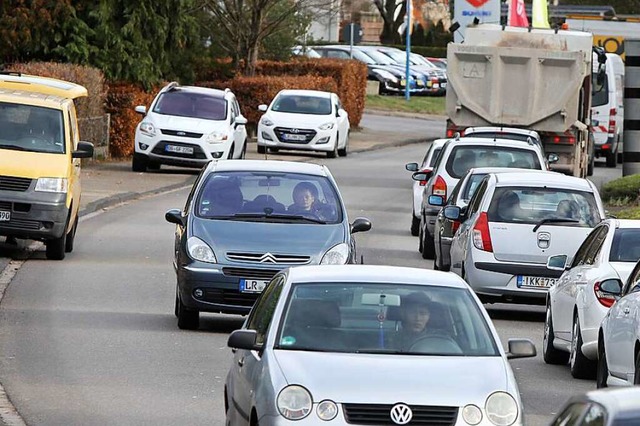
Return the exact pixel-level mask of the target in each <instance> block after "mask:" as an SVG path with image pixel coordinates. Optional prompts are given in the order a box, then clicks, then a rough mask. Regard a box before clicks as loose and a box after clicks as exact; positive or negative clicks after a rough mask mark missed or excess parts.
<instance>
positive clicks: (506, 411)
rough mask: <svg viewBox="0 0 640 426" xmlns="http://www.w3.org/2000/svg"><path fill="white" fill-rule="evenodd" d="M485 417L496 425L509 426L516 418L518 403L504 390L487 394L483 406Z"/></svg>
mask: <svg viewBox="0 0 640 426" xmlns="http://www.w3.org/2000/svg"><path fill="white" fill-rule="evenodd" d="M484 409H485V411H486V412H487V417H488V418H489V420H490V421H491V423H493V424H494V425H496V426H509V425H512V424H513V422H515V421H516V419H517V418H518V404H517V403H516V400H515V399H513V397H512V396H511V395H509V394H508V393H506V392H495V393H492V394H491V395H489V398H487V402H486V403H485V407H484Z"/></svg>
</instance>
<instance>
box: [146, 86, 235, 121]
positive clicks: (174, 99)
mask: <svg viewBox="0 0 640 426" xmlns="http://www.w3.org/2000/svg"><path fill="white" fill-rule="evenodd" d="M153 112H155V113H157V114H163V115H176V116H178V117H191V118H202V119H204V120H226V118H227V101H226V100H225V99H223V98H218V97H215V96H209V95H206V94H203V93H194V92H185V91H179V90H178V91H171V92H165V93H163V94H161V95H160V97H159V98H158V101H157V102H156V104H155V105H154V107H153Z"/></svg>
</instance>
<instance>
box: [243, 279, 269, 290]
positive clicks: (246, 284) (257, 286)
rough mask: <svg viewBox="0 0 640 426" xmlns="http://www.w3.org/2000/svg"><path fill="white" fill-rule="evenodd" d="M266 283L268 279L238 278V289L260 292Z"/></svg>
mask: <svg viewBox="0 0 640 426" xmlns="http://www.w3.org/2000/svg"><path fill="white" fill-rule="evenodd" d="M267 283H268V281H261V280H240V291H241V292H242V293H261V292H262V290H264V288H265V287H266V286H267Z"/></svg>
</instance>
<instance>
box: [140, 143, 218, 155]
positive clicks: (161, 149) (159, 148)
mask: <svg viewBox="0 0 640 426" xmlns="http://www.w3.org/2000/svg"><path fill="white" fill-rule="evenodd" d="M167 145H174V146H183V147H188V148H193V154H187V153H183V152H170V151H167V150H166V146H167ZM151 152H153V153H154V154H158V155H164V156H168V157H175V158H190V159H195V160H205V159H206V158H207V156H206V155H205V153H204V151H203V150H202V148H200V146H199V145H192V144H190V143H183V142H173V141H160V142H158V143H157V145H156V146H155V147H154V148H153V151H151Z"/></svg>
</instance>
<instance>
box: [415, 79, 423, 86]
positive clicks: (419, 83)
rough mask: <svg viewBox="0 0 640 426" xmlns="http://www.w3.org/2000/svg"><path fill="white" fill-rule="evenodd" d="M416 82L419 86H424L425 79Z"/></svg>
mask: <svg viewBox="0 0 640 426" xmlns="http://www.w3.org/2000/svg"><path fill="white" fill-rule="evenodd" d="M416 84H417V85H418V86H424V81H422V80H418V81H417V82H416Z"/></svg>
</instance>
